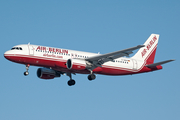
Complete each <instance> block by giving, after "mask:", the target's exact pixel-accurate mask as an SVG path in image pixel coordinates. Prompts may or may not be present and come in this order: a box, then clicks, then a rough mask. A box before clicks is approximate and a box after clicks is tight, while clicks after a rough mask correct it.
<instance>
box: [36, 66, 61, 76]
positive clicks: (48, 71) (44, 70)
mask: <svg viewBox="0 0 180 120" xmlns="http://www.w3.org/2000/svg"><path fill="white" fill-rule="evenodd" d="M37 76H38V77H39V78H41V79H54V78H55V77H60V76H61V75H60V73H58V72H56V71H55V70H52V69H48V68H39V69H38V70H37Z"/></svg>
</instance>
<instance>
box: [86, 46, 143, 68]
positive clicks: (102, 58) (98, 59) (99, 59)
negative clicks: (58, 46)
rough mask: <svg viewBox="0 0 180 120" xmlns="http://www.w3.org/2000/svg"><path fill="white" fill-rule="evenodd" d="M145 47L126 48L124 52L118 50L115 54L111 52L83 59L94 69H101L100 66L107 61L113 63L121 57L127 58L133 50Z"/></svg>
mask: <svg viewBox="0 0 180 120" xmlns="http://www.w3.org/2000/svg"><path fill="white" fill-rule="evenodd" d="M144 46H145V45H138V46H135V47H131V48H127V49H124V50H119V51H116V52H111V53H107V54H101V55H97V56H93V57H89V58H87V59H85V60H86V61H88V62H90V63H91V64H93V65H95V66H96V67H98V66H99V67H101V65H102V64H104V63H105V62H108V61H113V60H114V59H116V58H119V57H123V56H129V54H131V53H133V52H132V51H133V50H136V49H139V48H141V47H144Z"/></svg>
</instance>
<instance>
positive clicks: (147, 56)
mask: <svg viewBox="0 0 180 120" xmlns="http://www.w3.org/2000/svg"><path fill="white" fill-rule="evenodd" d="M158 40H159V35H158V34H151V35H150V37H149V38H148V39H147V40H146V42H145V43H144V45H145V47H142V48H140V49H139V51H138V52H137V53H136V54H135V55H134V56H133V57H132V58H133V59H137V60H143V61H146V64H152V63H154V58H155V54H156V49H157V44H158Z"/></svg>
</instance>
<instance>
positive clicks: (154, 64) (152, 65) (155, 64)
mask: <svg viewBox="0 0 180 120" xmlns="http://www.w3.org/2000/svg"><path fill="white" fill-rule="evenodd" d="M171 61H174V60H166V61H162V62H158V63H153V64H149V65H146V67H149V68H153V67H156V66H158V65H162V64H165V63H168V62H171Z"/></svg>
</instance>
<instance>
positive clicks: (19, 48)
mask: <svg viewBox="0 0 180 120" xmlns="http://www.w3.org/2000/svg"><path fill="white" fill-rule="evenodd" d="M11 50H23V49H22V47H13V48H11Z"/></svg>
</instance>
